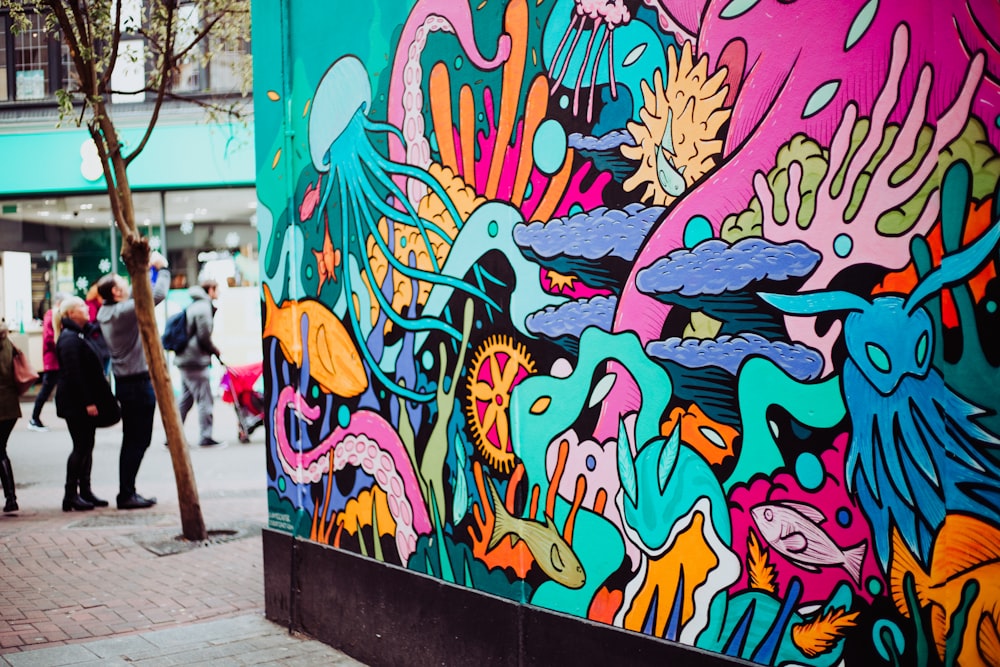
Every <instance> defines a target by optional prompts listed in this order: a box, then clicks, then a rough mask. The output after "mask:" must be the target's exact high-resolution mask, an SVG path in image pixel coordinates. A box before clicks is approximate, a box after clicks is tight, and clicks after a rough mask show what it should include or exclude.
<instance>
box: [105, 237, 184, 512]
mask: <svg viewBox="0 0 1000 667" xmlns="http://www.w3.org/2000/svg"><path fill="white" fill-rule="evenodd" d="M149 269H150V280H152V283H153V301H154V303H160V302H161V301H163V300H164V299H165V298H167V290H168V289H169V288H170V272H169V271H168V270H167V260H166V258H165V257H164V256H163V255H161V254H160V253H158V252H156V251H155V250H154V251H153V252H151V253H150V254H149ZM97 293H98V294H99V295H100V297H101V299H102V300H103V302H104V303H103V305H101V308H100V310H98V311H97V322H98V324H100V326H101V332H102V333H103V334H104V339H105V340H106V341H107V343H108V349H110V351H111V370H112V372H113V373H114V376H115V388H116V392H117V396H118V401H119V403H121V410H122V448H121V454H120V456H119V460H118V478H119V489H118V498H117V504H118V509H143V508H146V507H152V506H153V505H155V504H156V498H143V497H142V496H141V495H139V494H138V493H137V492H136V490H135V478H136V476H137V475H138V474H139V466H140V465H141V464H142V458H143V456H145V454H146V450H147V449H148V448H149V441H150V440H151V439H152V437H153V417H154V415H155V413H156V394H155V393H153V383H152V382H151V381H150V379H149V366H148V365H147V363H146V354H145V352H143V349H142V339H141V338H140V336H139V321H138V319H137V317H136V313H135V300H133V299H132V288H131V287H130V286H129V284H128V283H127V282H125V279H124V278H122V277H121V276H119V275H116V274H108V275H106V276H104V277H103V278H101V279H100V281H98V283H97Z"/></svg>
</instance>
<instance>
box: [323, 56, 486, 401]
mask: <svg viewBox="0 0 1000 667" xmlns="http://www.w3.org/2000/svg"><path fill="white" fill-rule="evenodd" d="M371 95H372V90H371V83H370V81H369V77H368V72H367V70H366V69H365V67H364V65H363V64H362V63H361V61H360V60H358V59H357V58H354V57H353V56H345V57H343V58H341V59H339V60H337V61H336V62H335V63H334V64H333V65H331V66H330V68H329V69H328V70H327V71H326V73H325V74H324V75H323V78H322V79H321V80H320V82H319V85H317V87H316V92H315V94H314V96H313V102H312V105H311V111H310V115H309V151H310V154H311V157H312V162H313V166H314V167H315V168H316V170H317V171H318V172H319V173H320V174H325V173H329V177H328V178H325V179H323V185H322V187H323V193H322V196H321V198H320V201H319V206H317V207H316V208H315V209H313V211H312V215H313V216H315V215H323V214H324V212H327V214H328V215H329V224H330V225H333V226H334V229H335V230H337V232H335V233H334V234H333V235H332V238H333V240H334V242H335V243H338V244H339V245H340V246H341V247H342V248H343V251H344V254H345V255H347V254H348V253H350V254H351V255H353V256H354V257H355V258H358V259H359V260H360V269H361V270H362V271H364V272H365V274H366V275H367V277H368V281H369V284H371V285H378V284H379V281H378V280H376V276H375V273H374V271H373V269H372V265H371V260H370V257H369V255H368V252H367V250H366V248H365V245H364V244H365V242H366V240H367V238H368V237H369V236H370V237H371V238H373V239H374V241H375V243H376V244H377V245H378V247H379V248H380V249H381V250H382V253H383V255H384V257H385V258H386V260H387V261H388V262H389V264H390V266H391V267H392V268H393V269H394V270H396V271H399V272H400V273H402V274H403V275H405V276H406V277H408V278H411V279H413V280H423V281H427V282H428V283H432V284H435V285H446V286H448V287H452V288H454V289H457V290H461V291H463V292H466V293H468V294H470V295H472V296H473V297H477V298H480V299H482V300H484V301H486V302H487V303H490V304H491V305H494V306H496V304H495V303H494V302H493V301H492V299H490V298H489V297H488V296H487V295H486V294H485V293H484V292H482V291H481V290H479V289H477V288H476V287H474V286H472V285H469V284H467V283H466V282H464V281H462V280H459V279H457V278H455V277H452V276H449V275H444V274H442V272H441V267H440V266H439V265H438V260H437V258H436V257H435V255H434V254H433V253H431V255H430V261H431V266H432V270H431V271H426V270H423V269H418V268H415V267H413V266H410V265H408V264H404V263H403V262H401V261H400V260H399V259H398V258H397V257H396V255H395V253H394V252H393V251H392V249H390V248H389V246H388V244H387V242H386V240H385V239H384V238H383V237H382V234H381V233H380V231H379V229H378V221H379V219H380V218H382V217H384V218H386V219H387V220H390V221H393V222H397V223H401V224H404V225H408V226H410V227H413V228H415V229H416V230H417V231H418V233H419V234H420V236H421V238H422V239H423V241H424V244H425V247H427V248H430V247H431V242H430V239H429V237H428V231H430V232H433V233H434V234H436V235H437V236H438V237H440V238H441V239H442V240H443V241H444V242H445V243H448V244H449V245H450V244H451V243H452V242H453V239H452V238H451V237H450V236H449V235H448V234H446V233H445V232H444V231H443V230H442V229H441V228H440V227H438V226H437V225H435V224H434V223H433V222H431V221H429V220H426V219H423V218H421V217H420V216H419V215H418V214H417V211H416V210H415V209H414V208H413V206H412V204H410V202H409V200H408V199H407V198H406V196H405V195H404V194H403V188H404V187H405V184H406V183H408V182H410V181H417V182H419V183H421V184H423V185H424V186H425V187H426V188H428V189H429V190H430V191H431V192H433V193H434V194H435V195H436V196H437V197H438V198H439V199H440V200H441V202H442V203H443V204H444V206H445V209H446V210H447V211H448V213H449V215H451V218H452V220H454V221H455V225H456V227H457V228H459V229H461V220H462V219H461V217H460V216H459V214H458V211H457V210H456V208H455V206H454V204H453V203H452V201H451V199H450V198H449V197H448V195H447V193H446V192H445V190H444V188H443V187H442V186H441V185H440V184H439V183H438V182H437V181H436V180H435V179H434V178H433V177H432V176H431V175H430V174H428V173H427V172H426V171H424V170H422V169H418V168H416V167H413V166H410V165H406V164H400V163H398V162H394V161H392V160H390V159H387V158H386V157H384V156H382V155H381V154H380V153H379V152H378V151H377V150H376V149H375V147H374V145H373V144H372V141H371V139H370V135H372V134H378V133H389V134H391V135H393V136H395V137H396V138H398V139H399V140H400V141H403V135H402V133H401V132H400V130H399V128H396V127H394V126H392V125H389V124H386V123H378V122H374V121H371V120H369V119H368V117H367V116H366V112H367V111H368V110H369V108H370V107H371ZM404 143H405V142H404ZM397 180H398V181H399V182H400V184H397ZM334 193H335V194H336V196H337V197H338V198H339V206H338V207H336V208H332V209H330V210H329V211H328V210H327V206H328V204H329V203H330V196H331V194H334ZM338 224H339V229H337V226H338ZM343 276H344V278H343V287H342V289H343V290H344V293H345V295H347V297H348V298H347V299H346V302H347V308H348V317H347V319H348V320H349V321H350V323H351V327H352V328H353V331H354V335H355V337H356V338H357V340H358V341H359V343H360V342H361V341H363V340H364V336H363V335H362V332H361V328H360V325H359V318H360V315H359V312H358V305H357V304H356V303H355V300H354V298H352V297H353V296H355V295H358V296H359V299H360V297H361V292H362V291H363V292H364V295H365V298H367V295H368V290H367V289H366V288H365V287H364V285H354V283H355V282H356V280H355V279H354V278H353V277H352V275H351V270H350V269H349V268H347V263H346V262H345V269H344V271H343ZM386 280H391V272H387V275H386ZM372 293H373V294H374V296H375V298H376V299H377V301H378V303H379V307H380V308H381V309H382V311H383V312H384V313H385V314H386V316H387V317H388V318H389V319H390V320H392V322H393V323H394V325H396V326H398V327H400V328H401V329H403V330H405V331H430V330H437V331H440V332H442V333H444V334H446V335H448V336H451V337H452V338H454V339H455V340H456V341H461V340H462V334H461V332H459V331H458V330H457V329H456V328H455V327H454V326H452V325H450V324H448V323H447V322H444V321H443V320H441V319H437V318H433V317H407V316H404V315H402V314H400V313H397V312H396V311H395V310H394V309H393V308H392V305H391V303H390V302H389V301H388V300H387V298H386V296H385V295H384V294H383V290H381V289H374V290H372ZM361 300H362V301H363V300H364V299H361ZM359 348H360V350H361V353H362V355H363V356H364V358H365V361H366V362H367V364H368V367H369V368H370V369H371V372H372V374H373V375H374V376H375V377H377V378H378V379H379V380H380V381H381V382H382V383H383V384H384V385H385V386H386V388H387V389H389V390H390V391H392V392H394V393H396V394H398V395H400V396H402V397H404V398H406V399H409V400H412V401H421V402H423V401H430V400H433V399H434V398H435V395H434V393H433V392H430V393H422V392H418V391H415V390H414V389H413V388H409V387H403V386H400V385H398V384H397V383H396V382H394V381H393V380H392V379H390V378H389V377H387V376H386V375H385V372H384V371H383V370H382V369H381V368H380V367H379V364H378V362H377V361H376V360H375V359H374V357H373V355H372V352H371V350H370V349H369V348H368V346H367V345H365V344H359Z"/></svg>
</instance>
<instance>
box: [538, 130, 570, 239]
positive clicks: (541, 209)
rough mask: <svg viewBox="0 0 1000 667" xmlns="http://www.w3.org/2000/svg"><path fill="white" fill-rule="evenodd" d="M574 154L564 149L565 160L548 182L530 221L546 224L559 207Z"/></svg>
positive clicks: (567, 181) (567, 182)
mask: <svg viewBox="0 0 1000 667" xmlns="http://www.w3.org/2000/svg"><path fill="white" fill-rule="evenodd" d="M575 154H576V153H575V152H574V151H573V149H572V148H568V149H566V159H565V160H563V164H562V167H560V168H559V171H558V172H556V174H555V176H553V177H552V180H550V181H549V186H548V187H547V188H545V194H544V195H542V201H540V202H538V207H537V208H536V209H535V210H534V212H532V214H531V219H532V220H539V221H541V222H548V221H549V218H551V217H552V214H553V213H554V212H555V210H556V206H558V205H559V201H560V200H561V199H562V196H563V193H564V192H566V186H567V185H568V184H569V177H570V176H571V170H572V169H573V156H574V155H575Z"/></svg>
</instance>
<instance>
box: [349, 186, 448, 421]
mask: <svg viewBox="0 0 1000 667" xmlns="http://www.w3.org/2000/svg"><path fill="white" fill-rule="evenodd" d="M340 189H341V200H342V201H343V202H347V201H348V199H347V193H346V188H345V187H344V185H343V183H341V187H340ZM353 203H354V207H355V209H356V208H357V200H354V201H353ZM343 221H344V224H343V225H341V229H342V230H343V236H342V241H343V244H344V248H347V247H349V246H348V242H349V240H350V221H349V219H348V215H347V210H346V208H345V210H344V218H343ZM344 289H345V291H346V294H347V295H348V297H347V299H346V301H347V309H348V311H349V313H348V318H347V319H348V321H350V323H351V329H352V330H353V331H354V337H355V338H356V339H357V340H358V341H359V343H360V345H358V348H359V349H360V350H361V354H362V355H363V356H364V358H365V361H366V362H367V364H368V368H369V370H370V371H371V373H372V374H373V375H375V376H376V377H377V378H378V379H379V381H380V382H382V384H383V385H385V387H386V389H388V390H389V391H391V392H392V393H394V394H397V395H399V396H402V397H403V398H406V399H408V400H411V401H416V402H418V403H426V402H428V401H432V400H434V399H435V398H436V396H435V394H433V393H431V394H424V393H420V392H416V391H413V390H412V389H407V388H406V387H400V386H399V385H397V384H396V383H395V382H393V381H392V379H391V378H390V377H389V376H388V375H386V374H385V371H383V370H382V368H381V367H380V366H379V365H378V362H376V361H375V359H374V358H373V357H372V353H371V350H369V349H368V345H367V343H365V342H364V335H363V334H362V333H361V326H360V324H359V322H360V314H359V313H358V312H357V311H356V310H355V309H354V298H353V297H352V296H351V295H352V294H353V289H352V287H351V272H350V271H347V270H345V271H344ZM372 291H374V292H378V291H379V290H377V289H373V290H372Z"/></svg>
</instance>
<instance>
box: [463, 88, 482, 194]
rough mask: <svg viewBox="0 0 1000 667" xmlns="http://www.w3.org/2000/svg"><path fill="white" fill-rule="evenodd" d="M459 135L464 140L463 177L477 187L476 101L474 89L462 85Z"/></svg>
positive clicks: (475, 188)
mask: <svg viewBox="0 0 1000 667" xmlns="http://www.w3.org/2000/svg"><path fill="white" fill-rule="evenodd" d="M458 136H459V138H460V139H461V141H462V179H463V180H464V181H465V182H466V183H467V184H469V185H471V186H472V188H473V189H474V190H476V191H477V192H478V188H477V187H476V103H475V102H474V101H473V99H472V89H471V88H469V87H468V86H462V89H461V90H460V91H459V94H458Z"/></svg>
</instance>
